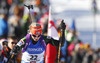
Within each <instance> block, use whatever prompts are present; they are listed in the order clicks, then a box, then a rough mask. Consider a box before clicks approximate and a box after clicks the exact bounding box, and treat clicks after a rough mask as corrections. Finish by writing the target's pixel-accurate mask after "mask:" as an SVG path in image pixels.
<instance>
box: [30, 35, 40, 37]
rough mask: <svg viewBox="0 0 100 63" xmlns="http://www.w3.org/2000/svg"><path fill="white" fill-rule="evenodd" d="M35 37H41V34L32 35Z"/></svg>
mask: <svg viewBox="0 0 100 63" xmlns="http://www.w3.org/2000/svg"><path fill="white" fill-rule="evenodd" d="M32 36H33V37H40V36H41V35H32Z"/></svg>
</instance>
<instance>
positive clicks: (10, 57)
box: [7, 53, 15, 63]
mask: <svg viewBox="0 0 100 63" xmlns="http://www.w3.org/2000/svg"><path fill="white" fill-rule="evenodd" d="M14 54H15V53H12V54H11V55H10V56H9V58H8V60H7V63H10V61H11V59H12V58H13V56H14Z"/></svg>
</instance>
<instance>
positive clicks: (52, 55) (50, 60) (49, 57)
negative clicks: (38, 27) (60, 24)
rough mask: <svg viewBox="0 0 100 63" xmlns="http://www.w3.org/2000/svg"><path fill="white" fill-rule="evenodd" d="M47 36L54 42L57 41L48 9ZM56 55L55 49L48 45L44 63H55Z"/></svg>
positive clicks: (56, 34) (56, 33) (57, 37)
mask: <svg viewBox="0 0 100 63" xmlns="http://www.w3.org/2000/svg"><path fill="white" fill-rule="evenodd" d="M47 35H48V36H51V37H52V38H54V39H56V40H59V36H58V32H57V30H56V27H55V24H54V22H53V19H52V17H51V9H49V21H48V34H47ZM56 55H57V50H56V47H55V46H52V45H51V44H48V45H47V48H46V55H45V57H46V58H45V59H46V60H45V63H55V61H56Z"/></svg>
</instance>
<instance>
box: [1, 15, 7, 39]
mask: <svg viewBox="0 0 100 63" xmlns="http://www.w3.org/2000/svg"><path fill="white" fill-rule="evenodd" d="M7 36H8V23H7V15H6V14H5V13H1V14H0V38H7Z"/></svg>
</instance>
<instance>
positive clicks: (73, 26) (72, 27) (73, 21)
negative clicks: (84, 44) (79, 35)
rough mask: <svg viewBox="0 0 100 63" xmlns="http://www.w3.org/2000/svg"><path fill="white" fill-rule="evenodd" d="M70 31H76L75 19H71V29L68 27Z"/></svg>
mask: <svg viewBox="0 0 100 63" xmlns="http://www.w3.org/2000/svg"><path fill="white" fill-rule="evenodd" d="M70 29H71V30H76V27H75V19H74V18H73V20H72V24H71V27H70Z"/></svg>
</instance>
